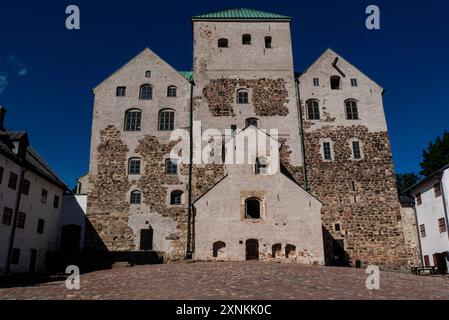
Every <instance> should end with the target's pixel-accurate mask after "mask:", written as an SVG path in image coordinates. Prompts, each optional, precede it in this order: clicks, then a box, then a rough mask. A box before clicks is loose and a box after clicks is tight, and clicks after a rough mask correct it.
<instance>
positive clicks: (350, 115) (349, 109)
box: [345, 100, 359, 120]
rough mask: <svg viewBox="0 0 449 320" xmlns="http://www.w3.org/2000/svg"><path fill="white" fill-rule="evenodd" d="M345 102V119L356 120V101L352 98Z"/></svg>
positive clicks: (357, 113) (357, 117) (357, 114)
mask: <svg viewBox="0 0 449 320" xmlns="http://www.w3.org/2000/svg"><path fill="white" fill-rule="evenodd" d="M345 104H346V119H347V120H358V119H359V112H358V109H357V102H356V101H354V100H348V101H346V102H345Z"/></svg>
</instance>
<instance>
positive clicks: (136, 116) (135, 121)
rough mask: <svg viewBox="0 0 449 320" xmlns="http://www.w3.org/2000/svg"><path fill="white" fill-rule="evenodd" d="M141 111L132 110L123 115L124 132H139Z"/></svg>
mask: <svg viewBox="0 0 449 320" xmlns="http://www.w3.org/2000/svg"><path fill="white" fill-rule="evenodd" d="M141 119H142V111H140V110H137V109H134V110H129V111H126V113H125V131H140V122H141Z"/></svg>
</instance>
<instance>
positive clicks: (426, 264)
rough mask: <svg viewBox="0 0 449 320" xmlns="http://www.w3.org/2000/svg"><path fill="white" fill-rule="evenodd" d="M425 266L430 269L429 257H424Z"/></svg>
mask: <svg viewBox="0 0 449 320" xmlns="http://www.w3.org/2000/svg"><path fill="white" fill-rule="evenodd" d="M424 266H425V267H426V268H429V267H430V259H429V256H424Z"/></svg>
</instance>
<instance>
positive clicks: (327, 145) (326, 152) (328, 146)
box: [323, 142, 332, 160]
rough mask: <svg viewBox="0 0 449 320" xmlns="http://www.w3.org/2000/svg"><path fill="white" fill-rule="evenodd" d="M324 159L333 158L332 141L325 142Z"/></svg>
mask: <svg viewBox="0 0 449 320" xmlns="http://www.w3.org/2000/svg"><path fill="white" fill-rule="evenodd" d="M323 154H324V160H332V152H331V144H330V142H323Z"/></svg>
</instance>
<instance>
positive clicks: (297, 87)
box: [295, 78, 309, 191]
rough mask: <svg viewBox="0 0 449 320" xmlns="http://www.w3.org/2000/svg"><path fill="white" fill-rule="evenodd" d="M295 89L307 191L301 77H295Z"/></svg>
mask: <svg viewBox="0 0 449 320" xmlns="http://www.w3.org/2000/svg"><path fill="white" fill-rule="evenodd" d="M295 91H296V105H297V109H298V121H299V132H300V134H301V154H302V166H303V174H304V189H305V190H306V191H309V182H308V179H307V165H306V153H305V146H304V126H303V118H302V110H301V100H300V94H299V79H298V78H295Z"/></svg>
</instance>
